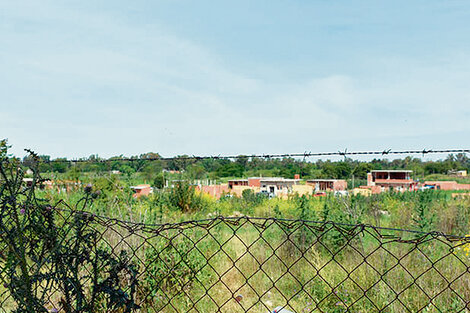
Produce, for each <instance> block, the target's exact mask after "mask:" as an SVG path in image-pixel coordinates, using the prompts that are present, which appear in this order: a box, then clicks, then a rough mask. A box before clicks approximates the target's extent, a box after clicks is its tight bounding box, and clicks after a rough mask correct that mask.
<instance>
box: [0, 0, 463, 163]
mask: <svg viewBox="0 0 470 313" xmlns="http://www.w3.org/2000/svg"><path fill="white" fill-rule="evenodd" d="M469 34H470V3H469V2H468V1H452V0H448V1H442V0H439V1H436V0H416V1H401V0H394V1H377V0H371V1H361V0H355V1H345V0H344V1H343V0H338V1H326V0H303V1H301V0H290V1H278V0H269V1H263V0H248V1H245V0H237V1H213V0H212V1H205V0H199V1H194V0H149V1H144V0H134V1H120V0H113V1H99V0H94V1H84V0H81V1H49V0H42V1H23V0H15V1H8V0H0V139H1V138H8V141H9V143H10V144H11V145H12V146H13V147H12V149H11V150H10V152H12V153H14V154H15V155H18V156H21V155H24V152H23V149H25V148H30V149H33V150H35V151H36V152H37V153H39V154H47V155H51V156H52V157H69V158H78V157H86V156H89V155H91V154H98V155H99V156H102V157H110V156H114V155H121V154H123V155H127V156H129V155H138V154H141V153H146V152H150V151H152V152H158V153H160V154H161V155H164V156H167V157H168V156H175V155H180V154H188V155H219V154H221V155H224V154H225V155H227V154H230V155H232V154H252V153H266V154H268V153H297V152H304V151H312V152H323V151H338V150H344V149H346V148H347V149H348V150H349V151H352V150H364V149H365V150H383V149H389V148H391V149H423V148H426V149H439V148H442V149H444V148H462V149H468V148H469V147H468V141H467V138H468V137H469V135H470V124H469V123H468V122H469V118H470V88H469V85H470V36H469Z"/></svg>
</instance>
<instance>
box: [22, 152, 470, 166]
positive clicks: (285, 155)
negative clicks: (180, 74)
mask: <svg viewBox="0 0 470 313" xmlns="http://www.w3.org/2000/svg"><path fill="white" fill-rule="evenodd" d="M26 151H27V152H29V151H30V150H26ZM444 153H446V154H452V153H470V149H419V150H416V149H415V150H392V149H385V150H382V151H348V150H347V149H345V150H344V151H334V152H307V151H305V152H303V153H282V154H248V155H211V156H196V155H182V156H175V157H161V156H158V157H129V158H123V157H119V158H108V159H99V158H96V159H84V158H82V159H60V158H58V159H54V160H47V159H43V158H40V160H41V161H42V162H46V163H107V162H137V161H178V160H179V161H185V160H187V161H198V160H235V159H250V158H251V159H254V158H260V159H282V158H303V160H305V159H306V158H310V157H325V156H341V157H345V158H346V157H348V156H386V155H413V154H414V155H423V156H424V155H427V154H444Z"/></svg>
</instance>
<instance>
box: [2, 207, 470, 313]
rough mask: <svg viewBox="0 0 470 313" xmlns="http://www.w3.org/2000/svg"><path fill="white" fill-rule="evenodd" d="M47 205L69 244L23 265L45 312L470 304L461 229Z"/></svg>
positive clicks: (447, 308) (5, 306)
mask: <svg viewBox="0 0 470 313" xmlns="http://www.w3.org/2000/svg"><path fill="white" fill-rule="evenodd" d="M49 210H50V211H51V212H50V216H51V217H52V218H53V219H54V222H55V223H56V224H57V225H60V226H61V227H60V229H61V232H60V234H61V235H60V237H59V238H60V240H61V241H62V243H66V244H65V246H66V247H68V248H69V249H66V250H65V251H61V254H60V255H61V258H60V259H58V258H54V257H49V258H41V257H40V255H41V254H40V250H41V247H39V246H38V247H37V248H36V247H30V248H33V250H34V251H36V250H38V251H37V253H35V254H34V255H35V256H34V257H30V258H29V259H28V260H27V264H25V265H26V266H27V267H28V269H29V271H30V272H31V273H33V274H34V275H33V274H32V275H31V277H33V279H32V281H31V282H30V283H31V284H32V286H33V289H34V290H35V293H36V294H37V299H39V300H38V301H42V305H43V307H44V308H45V309H46V311H49V312H87V311H90V312H91V311H93V312H175V313H176V312H200V313H203V312H204V313H205V312H289V311H291V312H328V313H331V312H361V313H365V312H468V311H469V310H470V304H469V303H470V270H469V264H470V261H469V256H468V251H469V249H468V246H469V245H470V238H466V237H454V236H447V235H444V234H441V233H437V232H432V233H420V232H413V231H406V230H400V229H388V228H380V227H373V226H368V225H346V224H339V223H332V222H316V221H301V220H284V219H276V218H251V217H244V216H241V217H217V218H213V219H207V220H199V221H187V222H181V223H174V224H162V225H145V224H136V223H130V222H124V221H120V220H116V219H110V218H106V217H100V216H96V215H93V214H90V213H86V212H79V211H72V210H67V209H60V208H49ZM77 225H79V226H77ZM78 232H80V234H81V235H80V236H86V237H85V238H86V242H87V243H86V245H87V249H84V248H83V247H82V248H80V246H78V247H77V244H76V242H75V240H76V238H77V233H78ZM1 238H2V241H0V256H2V257H1V258H0V275H1V280H2V286H0V312H12V311H15V310H16V309H17V307H18V304H19V301H20V302H21V301H22V300H21V290H20V291H18V288H16V289H15V288H14V287H15V286H13V285H12V284H15V277H16V276H15V275H17V273H16V272H15V271H13V272H12V271H11V270H9V267H8V262H12V260H10V259H9V258H7V257H5V256H6V255H7V252H8V251H7V250H8V249H9V248H8V246H7V244H6V241H7V239H5V237H1ZM82 239H83V238H82ZM28 242H33V243H34V240H33V241H28ZM29 244H31V243H29ZM61 246H64V245H61ZM103 255H107V256H111V257H112V258H102V256H103ZM57 260H62V261H60V262H63V263H64V264H63V265H64V266H65V263H67V262H69V263H70V264H69V265H70V266H72V265H73V264H75V263H76V265H77V266H76V267H75V272H74V273H73V275H72V277H70V276H60V275H58V274H57V273H60V271H59V270H58V268H61V266H59V265H58V264H56V263H57V262H59V261H57ZM110 260H111V261H110ZM60 262H59V263H60ZM69 265H67V266H69ZM52 273H54V274H52ZM98 274H99V275H98ZM61 277H62V278H61ZM92 286H94V287H92ZM96 286H100V288H101V289H100V290H104V291H105V292H104V293H103V292H102V293H100V294H98V293H96V292H94V290H92V289H93V288H97V287H96ZM118 296H119V297H118ZM90 298H93V299H92V300H93V303H95V304H94V305H93V307H92V308H90V307H89V306H88V307H87V309H83V308H84V307H85V306H84V304H83V303H85V302H86V299H90ZM113 299H114V300H113ZM116 299H120V300H116ZM123 299H124V300H123ZM89 302H90V301H89Z"/></svg>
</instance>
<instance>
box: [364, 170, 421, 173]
mask: <svg viewBox="0 0 470 313" xmlns="http://www.w3.org/2000/svg"><path fill="white" fill-rule="evenodd" d="M370 172H371V173H377V172H380V173H383V172H386V173H413V171H410V170H372V171H370Z"/></svg>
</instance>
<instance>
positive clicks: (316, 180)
mask: <svg viewBox="0 0 470 313" xmlns="http://www.w3.org/2000/svg"><path fill="white" fill-rule="evenodd" d="M340 180H343V179H333V178H332V179H307V183H311V182H335V181H340Z"/></svg>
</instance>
